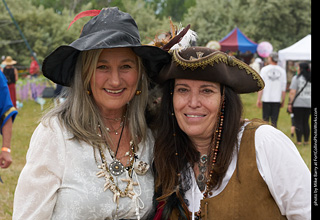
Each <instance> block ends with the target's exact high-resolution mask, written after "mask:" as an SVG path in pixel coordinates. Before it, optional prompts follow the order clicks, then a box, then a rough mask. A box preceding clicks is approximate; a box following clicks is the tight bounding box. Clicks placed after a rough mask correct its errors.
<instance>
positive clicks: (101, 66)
mask: <svg viewBox="0 0 320 220" xmlns="http://www.w3.org/2000/svg"><path fill="white" fill-rule="evenodd" d="M97 69H99V70H107V69H108V66H106V65H100V66H98V67H97Z"/></svg>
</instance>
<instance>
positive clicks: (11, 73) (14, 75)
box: [2, 56, 18, 108]
mask: <svg viewBox="0 0 320 220" xmlns="http://www.w3.org/2000/svg"><path fill="white" fill-rule="evenodd" d="M16 63H17V61H15V60H13V59H12V57H11V56H7V57H6V59H5V60H4V61H3V62H2V64H4V65H6V66H5V67H4V68H3V70H2V72H3V74H4V75H5V77H6V78H7V83H8V88H9V91H10V97H11V101H12V104H13V106H14V107H15V108H16V103H17V97H16V82H17V81H18V70H17V68H15V67H14V66H13V65H14V64H16Z"/></svg>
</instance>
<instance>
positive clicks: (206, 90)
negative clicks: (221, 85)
mask: <svg viewBox="0 0 320 220" xmlns="http://www.w3.org/2000/svg"><path fill="white" fill-rule="evenodd" d="M202 92H203V93H205V94H210V93H213V91H212V90H211V89H203V90H202Z"/></svg>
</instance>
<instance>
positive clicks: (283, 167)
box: [255, 125, 311, 220]
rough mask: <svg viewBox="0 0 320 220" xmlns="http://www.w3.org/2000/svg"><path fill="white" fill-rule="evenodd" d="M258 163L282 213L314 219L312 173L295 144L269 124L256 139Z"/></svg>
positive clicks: (296, 218)
mask: <svg viewBox="0 0 320 220" xmlns="http://www.w3.org/2000/svg"><path fill="white" fill-rule="evenodd" d="M255 145H256V156H257V164H258V169H259V171H260V173H261V174H262V177H263V179H264V180H265V182H266V183H267V185H268V188H269V190H270V193H271V195H272V196H273V198H274V200H275V202H276V203H277V205H278V207H279V209H280V211H281V214H282V215H286V217H287V218H288V219H289V220H292V219H294V220H298V219H299V220H300V219H301V220H302V219H304V220H307V219H311V173H310V170H309V169H308V167H307V165H306V164H305V162H304V161H303V159H302V157H301V156H300V153H299V151H298V150H297V148H296V146H295V145H294V144H293V143H292V141H291V140H290V139H289V138H288V137H287V136H286V135H285V134H283V133H282V132H281V131H279V130H277V129H275V128H274V127H272V126H270V125H263V126H260V127H259V128H258V129H257V131H256V136H255Z"/></svg>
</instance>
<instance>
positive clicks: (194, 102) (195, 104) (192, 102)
mask: <svg viewBox="0 0 320 220" xmlns="http://www.w3.org/2000/svg"><path fill="white" fill-rule="evenodd" d="M189 107H191V108H199V107H201V100H200V97H199V94H198V93H191V94H190V96H189Z"/></svg>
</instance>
